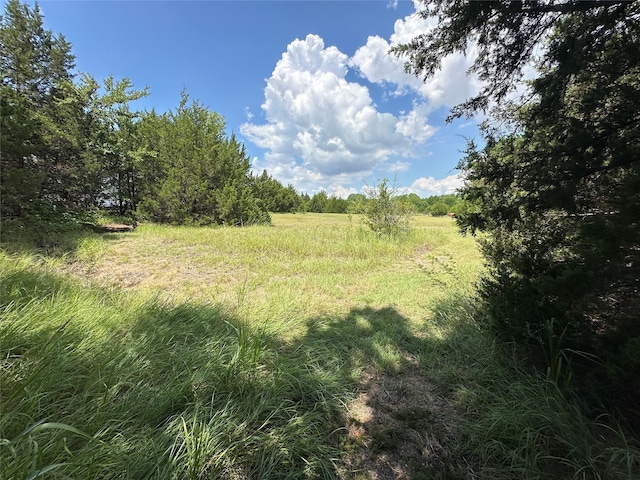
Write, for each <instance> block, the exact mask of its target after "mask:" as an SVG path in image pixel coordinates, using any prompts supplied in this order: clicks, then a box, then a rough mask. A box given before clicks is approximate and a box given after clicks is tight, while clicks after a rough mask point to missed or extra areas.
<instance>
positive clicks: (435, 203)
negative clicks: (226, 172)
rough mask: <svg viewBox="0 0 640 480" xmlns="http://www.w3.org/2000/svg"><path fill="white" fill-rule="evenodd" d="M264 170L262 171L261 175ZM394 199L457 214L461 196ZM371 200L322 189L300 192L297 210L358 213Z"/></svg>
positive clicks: (418, 209) (417, 208) (416, 208)
mask: <svg viewBox="0 0 640 480" xmlns="http://www.w3.org/2000/svg"><path fill="white" fill-rule="evenodd" d="M264 175H266V172H265V173H263V176H264ZM394 198H395V199H396V201H398V202H402V203H405V204H406V205H407V207H408V210H409V211H411V212H412V213H422V214H427V215H433V216H443V215H448V214H450V213H454V214H457V213H459V212H460V211H461V210H462V205H463V203H462V198H461V197H460V196H459V195H456V194H448V195H435V196H430V197H427V198H420V197H419V196H418V195H416V194H415V193H410V194H408V195H398V196H396V197H394ZM370 201H372V199H370V198H368V197H367V196H366V195H364V194H362V193H352V194H351V195H349V196H348V197H347V198H346V199H345V198H339V197H336V196H335V195H331V196H329V195H327V193H326V192H325V191H324V190H321V191H319V192H318V193H316V194H315V195H313V196H312V197H310V196H309V195H308V194H302V195H300V197H299V202H300V203H299V205H300V206H301V208H300V209H299V211H305V212H316V213H360V212H362V211H363V210H365V206H366V204H367V202H370ZM270 211H273V212H283V211H292V210H280V209H278V208H277V207H276V208H274V209H272V210H270Z"/></svg>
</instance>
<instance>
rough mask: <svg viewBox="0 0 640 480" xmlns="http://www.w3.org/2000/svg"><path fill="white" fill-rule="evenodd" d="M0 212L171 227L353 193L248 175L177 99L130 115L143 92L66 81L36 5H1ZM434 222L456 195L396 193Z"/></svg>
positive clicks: (65, 49)
mask: <svg viewBox="0 0 640 480" xmlns="http://www.w3.org/2000/svg"><path fill="white" fill-rule="evenodd" d="M0 48H1V51H0V53H1V65H0V66H1V69H2V83H1V85H0V113H1V121H2V124H1V129H0V133H1V135H2V137H1V141H2V157H1V165H0V167H1V174H2V182H1V186H0V188H1V191H0V195H1V198H2V202H1V203H0V214H1V215H2V217H3V218H5V219H7V218H15V217H19V218H22V217H26V216H29V215H37V216H45V217H46V218H56V217H58V218H59V217H61V215H62V214H63V213H64V214H72V215H75V216H77V217H83V216H86V213H87V212H91V211H92V209H95V208H103V209H108V210H110V211H111V212H113V213H115V214H117V215H119V216H131V217H134V218H136V217H140V218H146V219H149V220H152V221H155V222H161V223H172V224H196V225H206V224H228V225H246V224H253V223H268V222H269V221H270V217H269V212H306V211H308V212H320V213H347V212H351V213H353V212H355V211H356V210H357V208H356V206H357V205H360V206H361V205H362V203H363V202H365V201H366V198H365V195H362V194H355V195H351V196H350V197H349V198H348V199H342V198H338V197H336V196H328V195H327V193H326V192H325V191H320V192H318V193H316V194H315V195H313V196H309V195H308V194H305V193H301V192H298V191H297V190H296V189H295V188H294V187H293V186H292V185H288V186H286V187H285V186H284V185H282V183H280V182H279V181H278V180H276V179H274V178H273V177H271V176H270V175H269V174H268V172H267V171H264V172H263V173H262V174H261V175H253V174H252V173H251V164H250V160H249V157H248V156H247V154H246V151H245V147H244V145H242V144H241V143H240V142H239V141H238V140H237V139H236V137H235V135H231V136H228V135H227V134H226V133H225V129H226V123H225V119H224V117H223V116H222V115H220V114H218V113H216V112H213V111H211V110H209V109H208V108H206V107H205V106H203V105H202V104H200V103H199V102H198V101H194V100H191V99H190V98H189V95H188V94H187V92H182V95H181V98H180V102H179V104H178V106H177V107H176V108H175V109H173V110H171V111H169V112H166V113H157V112H156V111H155V110H151V111H138V110H136V109H135V108H134V104H135V102H136V100H140V99H142V98H144V97H146V96H147V95H148V94H149V92H148V89H147V88H144V89H135V88H134V86H133V85H132V84H131V82H130V81H129V80H128V79H126V78H125V79H120V80H117V79H114V78H113V77H108V78H107V79H106V80H104V82H103V83H102V84H100V83H99V82H97V81H96V80H95V79H94V78H93V77H92V76H91V75H89V74H80V75H76V74H75V73H74V56H73V54H72V51H71V44H70V43H69V42H67V41H66V39H65V38H64V36H63V35H55V34H54V33H53V32H51V31H49V30H46V29H45V28H44V26H43V16H42V13H41V11H40V9H39V7H38V5H37V4H35V5H34V6H33V7H30V6H28V5H26V4H22V3H20V1H19V0H10V1H8V2H7V4H6V5H5V10H4V14H3V16H2V19H1V21H0ZM403 201H406V202H407V203H408V204H410V205H411V206H412V209H413V210H414V211H415V212H417V213H430V214H433V215H446V214H447V213H449V212H451V211H454V210H456V209H458V208H459V203H460V201H459V198H458V197H456V196H455V195H445V196H441V197H432V198H429V199H421V198H419V197H418V196H417V195H415V194H411V195H405V196H403Z"/></svg>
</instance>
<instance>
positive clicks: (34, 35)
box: [0, 0, 82, 216]
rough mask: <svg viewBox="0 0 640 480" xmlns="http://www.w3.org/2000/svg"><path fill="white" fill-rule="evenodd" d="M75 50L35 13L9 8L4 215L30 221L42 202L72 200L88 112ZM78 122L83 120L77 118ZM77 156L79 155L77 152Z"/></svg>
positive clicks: (2, 47)
mask: <svg viewBox="0 0 640 480" xmlns="http://www.w3.org/2000/svg"><path fill="white" fill-rule="evenodd" d="M73 61H74V58H73V55H72V54H71V46H70V44H69V43H68V42H67V41H66V40H65V38H64V37H63V36H61V35H58V36H55V35H54V34H53V33H52V32H51V31H49V30H45V29H44V27H43V18H42V14H41V13H40V9H39V7H38V5H37V4H36V5H35V7H34V8H33V9H32V8H30V7H29V6H28V5H24V4H21V3H20V2H19V0H9V1H8V2H7V3H6V5H5V11H4V14H3V15H2V17H1V19H0V77H1V79H0V82H1V83H0V119H1V122H2V123H1V125H0V134H1V135H2V137H1V139H0V140H1V142H2V157H1V158H2V159H1V163H0V170H1V175H2V182H1V190H0V196H1V197H2V203H1V213H2V215H4V216H6V215H9V216H22V215H24V214H26V213H28V212H30V211H33V210H34V209H35V208H36V207H37V206H38V205H39V204H40V203H41V202H43V201H44V200H49V201H52V202H56V203H61V202H64V201H65V200H67V198H66V197H67V195H65V193H66V187H68V186H69V181H70V180H71V179H72V178H73V174H74V170H75V165H73V159H74V158H77V148H75V147H77V138H74V135H75V134H76V133H78V132H77V129H75V128H71V127H74V126H75V125H72V124H73V123H74V120H77V117H78V115H81V113H82V112H81V109H78V108H76V107H77V106H78V105H77V103H76V100H77V97H76V96H75V93H76V92H75V91H74V88H73V85H72V83H71V82H72V80H73V74H72V73H71V70H72V68H73V67H74V64H73ZM74 117H75V118H74ZM74 150H75V151H74Z"/></svg>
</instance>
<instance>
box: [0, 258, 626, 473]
mask: <svg viewBox="0 0 640 480" xmlns="http://www.w3.org/2000/svg"><path fill="white" fill-rule="evenodd" d="M0 260H2V262H4V263H5V264H6V265H4V264H3V265H2V267H3V272H4V275H3V279H2V280H3V281H2V282H1V283H0V307H1V310H0V314H1V315H2V317H1V320H0V351H2V353H3V356H2V373H1V374H2V387H3V388H2V390H1V391H0V405H1V406H2V410H1V415H0V471H2V472H3V473H4V475H6V476H7V478H27V477H29V476H30V475H34V474H37V473H38V471H41V469H45V468H49V467H53V466H55V468H53V469H52V470H51V474H52V475H53V474H58V475H59V476H60V477H64V476H67V477H71V478H105V479H106V478H131V479H133V478H136V479H139V478H163V479H164V478H260V479H269V478H290V479H301V478H336V477H338V478H344V479H351V478H363V479H367V478H370V479H374V478H375V479H421V478H467V477H469V476H471V477H473V476H475V475H476V474H477V473H478V471H482V469H485V470H486V471H487V472H489V473H488V474H486V475H484V478H491V477H492V476H493V477H494V478H513V477H519V478H526V477H527V472H526V470H524V468H525V467H522V465H525V466H526V465H527V461H530V462H534V463H535V462H538V463H539V464H540V465H541V467H540V468H541V470H540V471H538V472H532V473H531V475H530V476H535V475H538V477H539V478H553V474H554V473H553V472H554V471H555V472H556V473H557V472H558V471H559V470H557V469H556V467H558V465H561V464H562V463H563V462H565V463H566V462H567V459H566V458H562V454H563V453H565V452H567V451H569V450H571V449H574V450H575V448H574V446H573V445H571V444H570V443H569V442H565V440H566V439H565V438H564V437H562V438H559V437H558V431H559V430H561V428H560V427H562V426H563V425H562V423H559V424H558V425H555V424H554V422H555V421H556V419H557V420H558V421H559V422H560V421H568V420H566V419H567V418H569V416H570V415H572V414H573V413H575V412H572V411H567V412H564V411H563V410H562V408H563V407H562V406H560V407H559V406H558V404H557V403H554V401H552V400H553V398H555V397H553V395H549V396H548V398H550V399H552V400H549V401H547V405H545V406H544V408H545V409H546V410H545V409H543V410H540V409H539V407H538V405H537V404H535V401H531V402H530V404H531V405H527V404H525V403H524V402H526V400H527V398H529V397H531V396H532V395H539V392H537V389H539V387H540V384H537V383H535V382H533V383H531V384H530V385H525V386H524V387H519V386H518V385H520V384H518V382H517V381H516V380H514V378H513V376H512V375H511V374H509V373H505V372H500V371H499V370H498V368H497V367H496V366H495V359H494V351H493V350H492V343H491V341H490V340H489V339H487V337H485V336H483V335H480V334H479V333H478V330H477V327H476V326H475V323H474V322H473V321H471V315H472V312H471V307H470V306H469V305H468V303H467V301H466V300H465V299H464V298H463V297H460V296H455V295H450V296H447V297H443V298H442V300H441V302H439V303H438V304H437V305H436V306H435V308H433V311H434V312H435V313H434V315H433V316H432V317H431V318H429V320H428V321H426V322H425V324H424V325H423V326H422V327H420V326H416V325H410V324H409V321H408V319H407V318H405V317H403V316H402V315H401V314H400V313H399V312H398V311H397V310H396V309H394V308H390V307H388V308H380V309H374V308H358V309H353V310H352V311H351V312H349V314H348V315H346V316H345V317H322V318H312V319H309V320H308V321H307V332H306V334H305V335H304V337H303V338H301V339H299V340H298V341H296V342H295V343H293V344H291V343H287V344H284V343H282V342H281V341H280V340H279V339H278V338H276V337H274V336H272V335H270V334H267V333H266V331H261V330H259V329H256V328H252V327H250V326H247V325H246V324H245V323H244V322H243V321H242V320H241V319H239V318H237V316H236V315H235V314H234V313H233V312H232V311H229V310H226V309H225V308H223V307H221V306H217V305H190V304H186V305H179V306H172V305H165V304H162V303H159V302H158V301H148V302H146V303H142V302H140V301H136V299H135V298H132V297H127V296H125V295H123V294H120V293H118V292H113V291H106V290H103V289H98V288H87V287H83V286H81V285H79V284H76V283H74V282H73V281H72V280H69V279H67V278H64V277H59V276H56V275H54V274H51V273H48V272H47V271H43V270H41V269H39V268H38V267H35V266H34V265H33V264H31V265H30V264H27V263H23V264H9V261H8V260H7V259H0ZM5 267H8V268H5ZM514 383H515V386H514V385H513V384H514ZM493 389H495V390H496V391H495V392H494V391H493ZM544 393H545V392H543V395H544ZM519 402H522V403H519ZM461 406H466V407H468V408H471V407H474V408H479V407H484V408H486V409H487V412H473V411H471V412H469V411H465V412H460V408H461ZM492 409H493V410H492ZM491 412H494V413H495V414H496V415H497V416H495V417H492V416H491ZM514 412H516V413H517V414H518V415H519V417H518V416H517V415H516V413H514ZM557 412H559V413H561V414H562V415H558V416H555V417H554V416H553V415H555V414H556V413H557ZM461 413H462V414H464V415H465V416H468V417H471V418H474V419H475V420H476V421H477V422H478V425H479V426H480V427H479V428H476V430H475V433H474V432H473V431H471V430H470V429H469V428H468V422H467V425H461V423H462V416H461ZM509 415H510V416H511V417H509ZM38 422H48V423H45V424H38ZM51 422H57V423H51ZM59 424H63V425H68V426H69V427H73V428H76V429H79V430H80V431H82V432H84V434H86V435H88V436H89V437H90V438H87V437H86V436H83V435H81V434H78V433H77V432H75V431H72V430H69V429H64V428H62V427H60V426H59ZM36 425H39V426H38V427H37V428H33V429H32V430H29V428H30V427H34V426H36ZM42 425H47V428H44V427H42ZM496 426H497V427H496ZM41 427H42V428H41ZM514 427H515V431H514ZM483 429H484V431H482V430H483ZM491 429H494V431H493V432H491V435H492V436H490V437H487V436H484V437H483V436H482V434H485V433H487V431H489V430H491ZM461 431H464V432H465V433H464V435H466V436H467V440H465V442H466V445H475V447H474V448H478V450H479V449H480V448H481V447H479V446H478V445H481V444H482V442H487V441H488V442H489V443H490V444H489V445H488V446H487V449H488V454H487V458H488V457H490V455H491V452H492V451H489V449H495V451H497V452H498V453H496V454H495V455H494V456H493V457H491V461H492V462H493V465H494V466H493V467H491V468H494V467H495V468H494V470H490V469H489V467H487V463H486V462H485V463H481V462H480V461H479V460H478V458H479V457H478V454H479V453H478V451H475V452H469V451H467V450H465V447H464V446H463V445H465V443H463V442H462V441H461V435H460V432H461ZM577 433H579V434H580V436H581V438H586V437H585V436H586V434H585V435H583V433H584V432H582V431H580V432H577ZM587 433H588V432H587ZM474 435H475V437H474ZM523 435H525V436H528V435H531V436H532V438H533V441H534V443H535V442H541V443H540V444H544V445H548V444H551V445H552V446H553V447H557V448H558V450H556V451H555V453H556V454H558V458H555V459H554V458H553V457H552V456H551V455H550V454H549V456H548V457H546V456H545V452H542V453H536V452H534V453H533V454H532V455H533V456H535V455H538V456H539V457H540V458H537V457H536V458H534V459H533V460H528V459H519V458H516V456H515V453H514V452H516V453H518V454H522V452H524V451H526V450H527V449H528V448H529V446H535V445H537V443H535V445H534V443H532V444H531V445H518V442H520V441H521V439H522V438H523ZM469 438H470V439H471V440H468V439H469ZM566 438H569V439H571V440H572V441H573V440H576V439H577V438H580V437H577V436H575V437H566ZM1 439H6V440H8V441H2V440H1ZM487 439H488V440H487ZM491 442H493V443H491ZM563 442H565V443H563ZM595 447H596V448H597V445H595ZM552 453H553V452H552ZM588 453H589V451H587V454H588ZM595 453H597V452H595ZM507 460H511V461H513V462H514V464H515V463H516V460H517V461H518V462H520V463H519V465H521V467H519V468H521V470H512V471H510V470H509V467H510V465H509V464H508V463H504V462H507ZM591 460H592V459H591V458H587V459H586V460H585V461H591ZM606 460H607V459H606V458H601V459H599V461H601V462H606ZM501 462H503V463H502V464H501ZM576 462H577V460H576ZM496 465H497V467H496ZM501 465H502V466H501ZM534 466H535V465H534ZM578 467H580V465H578ZM499 468H503V470H499ZM560 471H561V472H562V470H560ZM545 472H546V473H545ZM547 473H548V476H547V477H545V474H547ZM492 474H493V475H492ZM509 476H511V477H509ZM567 478H568V477H567ZM610 478H614V477H610ZM616 478H626V477H620V476H618V477H616ZM629 478H631V477H629Z"/></svg>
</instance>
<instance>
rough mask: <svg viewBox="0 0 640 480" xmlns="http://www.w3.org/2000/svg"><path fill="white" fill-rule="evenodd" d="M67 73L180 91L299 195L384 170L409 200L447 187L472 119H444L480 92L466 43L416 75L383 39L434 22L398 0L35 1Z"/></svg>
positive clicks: (157, 104)
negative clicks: (67, 57) (66, 48)
mask: <svg viewBox="0 0 640 480" xmlns="http://www.w3.org/2000/svg"><path fill="white" fill-rule="evenodd" d="M39 5H40V8H41V11H42V13H43V15H44V22H45V27H46V28H47V29H49V30H52V31H53V32H54V33H61V34H63V35H64V36H65V38H66V39H67V40H68V41H69V42H70V43H71V44H72V52H73V54H74V55H75V57H76V71H77V72H78V73H89V74H91V75H92V76H93V77H95V78H96V79H97V80H98V81H102V80H103V79H104V78H106V77H107V76H109V75H113V76H114V77H115V78H116V79H120V78H128V79H130V80H131V81H132V83H133V85H134V87H135V88H136V89H142V88H144V87H148V89H149V95H148V96H147V97H146V98H144V99H141V100H138V101H137V102H135V103H134V104H133V105H132V108H134V109H139V110H151V108H155V110H156V111H157V112H165V111H168V110H173V109H175V108H177V106H178V104H179V101H180V95H181V92H182V91H183V90H185V91H186V92H187V93H188V94H189V96H190V98H191V99H193V100H198V102H199V103H200V104H201V105H204V106H206V107H207V108H208V109H210V110H212V111H215V112H218V113H219V114H221V115H222V116H224V118H225V120H226V122H227V132H228V134H229V135H231V134H232V133H233V134H235V135H236V137H237V138H238V139H239V140H240V141H241V142H242V143H243V144H244V145H245V147H246V151H247V155H248V156H249V157H250V158H251V164H252V169H253V170H254V172H255V173H256V174H260V173H262V171H263V170H264V169H266V170H267V172H268V173H269V174H270V175H271V176H273V177H274V178H277V179H278V180H279V181H280V182H282V183H283V184H284V185H288V184H292V185H293V186H294V187H295V188H296V189H297V190H298V191H299V192H305V193H309V194H310V195H313V194H314V193H316V192H318V191H320V190H325V191H326V192H327V193H328V194H329V195H336V196H339V197H342V198H346V197H347V196H348V195H349V194H351V193H362V192H363V191H364V189H365V188H366V187H367V186H373V185H376V184H377V183H379V182H380V181H381V180H382V179H385V178H386V179H390V180H395V183H396V185H397V186H398V187H399V188H400V190H401V192H402V193H412V192H413V193H416V194H418V195H419V196H420V197H428V196H431V195H442V194H445V193H452V192H453V191H454V190H455V189H456V188H457V187H459V186H460V185H461V182H462V180H461V179H460V177H459V175H458V173H459V172H458V171H457V170H456V168H455V167H456V165H457V164H458V162H459V160H460V159H461V158H462V156H463V154H462V151H463V150H464V148H465V146H466V141H467V140H466V139H469V138H477V137H478V127H477V122H476V121H474V120H473V119H471V120H469V119H459V120H456V121H454V122H452V123H449V124H447V123H445V118H446V117H447V115H448V113H449V110H450V108H451V107H453V106H454V105H456V104H458V103H460V102H462V101H463V100H465V99H466V98H468V97H470V96H471V95H473V94H474V93H475V92H477V91H478V90H479V88H480V84H479V83H478V81H477V80H476V79H475V78H473V77H469V76H467V75H466V70H467V69H468V68H469V66H470V65H471V62H472V61H473V58H474V57H473V52H468V55H466V56H463V55H459V54H456V55H454V56H451V57H448V58H446V59H445V60H444V62H443V68H442V70H441V71H440V72H439V73H438V74H436V76H435V77H433V78H430V79H428V80H427V81H422V79H419V78H416V77H414V76H412V75H409V74H407V73H405V72H404V68H403V62H404V61H403V60H402V59H398V58H397V57H395V56H394V55H392V54H389V48H390V47H391V46H393V45H396V44H398V43H403V42H407V41H409V40H410V39H411V38H413V37H415V36H416V35H419V34H421V33H424V32H426V31H428V30H429V29H430V28H433V26H434V25H435V22H434V20H433V19H428V20H425V19H422V18H420V17H419V16H417V15H416V14H415V13H416V9H417V8H419V6H418V5H415V4H414V3H412V2H411V1H409V0H404V1H403V0H398V1H394V0H391V1H388V0H351V1H349V0H347V1H345V0H341V1H337V0H334V1H332V0H325V1H303V0H289V1H273V0H262V1H257V0H254V1H248V0H235V1H221V0H219V1H213V0H209V1H158V0H156V1H151V0H147V1H89V0H84V1H69V0H66V1H62V0H40V2H39Z"/></svg>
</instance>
